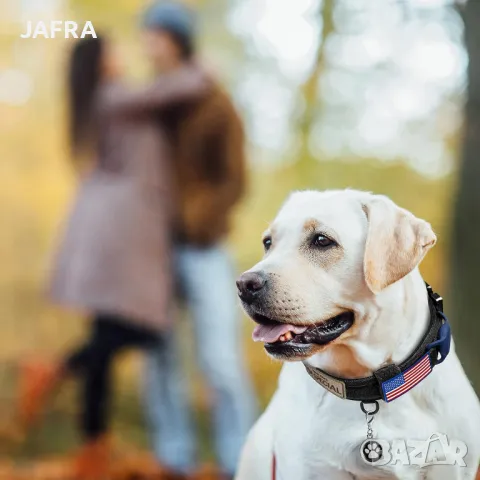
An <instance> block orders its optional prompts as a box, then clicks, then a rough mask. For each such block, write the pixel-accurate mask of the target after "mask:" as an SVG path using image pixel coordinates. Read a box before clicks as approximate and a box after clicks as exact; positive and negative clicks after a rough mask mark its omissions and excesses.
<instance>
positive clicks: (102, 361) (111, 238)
mask: <svg viewBox="0 0 480 480" xmlns="http://www.w3.org/2000/svg"><path fill="white" fill-rule="evenodd" d="M118 80H119V68H118V65H117V59H116V57H115V56H114V54H113V49H112V48H111V45H110V44H109V42H108V41H106V40H105V39H102V38H100V37H99V38H97V39H83V40H81V41H79V42H78V43H77V44H76V45H75V47H74V49H73V53H72V55H71V59H70V68H69V78H68V81H69V92H68V93H69V107H70V109H69V113H70V141H71V147H72V153H73V155H74V157H75V158H76V159H81V160H82V161H84V160H85V159H87V161H88V163H89V164H90V170H89V172H88V173H87V174H86V175H84V177H83V179H82V181H81V183H80V187H79V190H78V194H77V197H76V201H75V203H74V207H73V210H72V213H71V215H70V217H69V219H68V222H67V227H66V232H65V235H64V237H63V241H62V243H61V245H60V249H59V252H58V255H57V258H56V262H55V264H54V268H53V278H52V283H51V296H52V298H53V300H54V301H55V302H57V303H59V304H63V305H66V306H68V307H76V308H78V309H80V310H82V311H86V312H87V313H88V314H89V316H90V317H91V319H92V321H91V324H90V327H89V328H90V334H89V338H88V340H87V341H86V342H85V344H83V345H81V346H80V347H79V348H78V349H76V350H75V351H74V352H71V353H70V354H69V355H68V356H66V357H65V358H64V359H63V361H62V362H60V363H59V364H58V365H48V366H45V365H44V366H41V365H39V364H38V363H37V364H35V365H33V366H30V367H28V368H26V370H25V372H24V375H23V381H22V391H21V398H20V404H19V407H20V412H19V413H20V420H21V422H22V424H23V425H24V426H25V427H28V426H30V425H32V424H33V423H34V422H35V421H36V420H37V419H38V418H39V416H40V414H41V411H42V410H43V407H44V405H45V401H46V400H47V398H48V396H49V394H50V393H51V392H52V389H53V388H54V387H56V386H57V385H58V384H59V383H60V381H61V380H63V379H64V378H66V377H68V376H70V375H76V376H78V377H79V378H81V380H82V382H83V395H82V402H81V403H82V413H81V433H82V435H83V438H84V440H85V445H84V447H83V448H82V449H81V450H80V452H79V454H78V456H77V457H76V460H75V463H74V469H75V472H74V475H76V478H82V479H86V478H88V479H90V478H91V479H96V480H97V479H100V478H102V479H103V478H104V477H105V476H106V475H107V473H106V469H107V468H108V445H107V442H106V438H105V434H106V433H107V426H108V410H109V397H110V385H109V384H110V376H111V374H110V371H111V363H112V360H113V358H114V356H115V355H116V354H117V353H118V352H119V351H121V350H123V349H125V348H128V347H135V348H141V349H148V348H150V347H154V346H156V345H157V343H158V342H159V341H161V332H162V330H164V329H165V328H167V327H168V325H167V320H168V318H169V317H168V315H167V308H168V304H169V299H170V288H171V277H170V263H169V230H170V228H169V218H170V210H171V205H172V202H171V192H170V191H169V185H170V182H169V175H168V171H167V165H168V162H167V161H166V156H167V155H168V146H167V145H166V142H165V141H164V139H163V138H162V136H161V132H160V131H159V127H158V125H157V124H156V122H155V120H154V119H153V113H154V111H157V110H158V109H160V108H163V107H167V106H169V105H171V104H174V103H181V102H191V101H194V100H195V99H196V98H199V97H200V96H201V95H203V94H204V93H205V91H206V90H207V80H206V78H205V76H204V75H203V73H202V72H201V71H200V70H199V69H198V68H197V67H196V66H194V65H193V64H189V65H188V66H187V67H186V68H183V69H182V70H181V71H180V72H176V73H174V74H165V75H162V76H161V77H159V78H158V79H157V80H156V81H155V82H154V83H152V84H150V85H148V86H144V87H140V88H128V87H125V86H123V85H122V84H121V83H120V82H119V81H118Z"/></svg>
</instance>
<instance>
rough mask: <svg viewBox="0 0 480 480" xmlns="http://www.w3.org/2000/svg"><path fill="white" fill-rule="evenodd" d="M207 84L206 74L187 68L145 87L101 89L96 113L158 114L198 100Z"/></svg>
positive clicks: (197, 68)
mask: <svg viewBox="0 0 480 480" xmlns="http://www.w3.org/2000/svg"><path fill="white" fill-rule="evenodd" d="M209 84H210V82H209V80H208V78H207V75H206V73H205V72H204V71H203V70H202V69H201V68H200V67H198V66H195V65H189V66H187V67H183V68H182V69H180V70H178V71H176V72H172V73H166V74H164V75H161V76H159V77H158V78H157V79H156V80H155V81H153V82H152V83H150V84H148V85H146V86H141V87H127V86H125V85H120V84H110V85H105V86H104V87H102V89H101V91H100V95H99V113H100V114H107V115H122V114H138V113H143V112H150V111H152V110H158V109H161V108H162V107H168V106H170V105H174V104H175V103H179V102H183V101H188V100H195V99H196V98H200V97H201V96H202V95H204V94H205V93H206V92H207V91H208V88H209V87H210V85H209Z"/></svg>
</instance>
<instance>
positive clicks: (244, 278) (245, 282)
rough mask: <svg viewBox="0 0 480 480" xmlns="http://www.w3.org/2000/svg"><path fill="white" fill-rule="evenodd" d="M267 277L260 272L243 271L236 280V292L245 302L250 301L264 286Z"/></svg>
mask: <svg viewBox="0 0 480 480" xmlns="http://www.w3.org/2000/svg"><path fill="white" fill-rule="evenodd" d="M266 283H267V277H266V275H265V274H264V273H261V272H245V273H243V274H242V275H240V277H239V278H238V280H237V288H238V294H239V295H240V298H241V299H242V300H244V301H246V302H251V301H253V299H254V298H255V296H257V295H258V293H259V292H260V291H261V290H262V289H263V288H264V287H265V285H266Z"/></svg>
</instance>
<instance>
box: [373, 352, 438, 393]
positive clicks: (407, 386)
mask: <svg viewBox="0 0 480 480" xmlns="http://www.w3.org/2000/svg"><path fill="white" fill-rule="evenodd" d="M431 371H432V365H431V363H430V354H429V353H426V354H425V355H424V356H423V357H422V358H421V359H420V360H418V362H417V363H415V364H414V365H412V366H411V367H410V368H409V369H408V370H405V371H404V372H403V373H399V374H398V375H397V376H396V377H393V378H391V379H390V380H387V381H386V382H383V383H382V390H383V399H384V400H385V401H386V402H391V401H392V400H395V399H396V398H398V397H400V396H401V395H403V394H404V393H407V392H408V391H409V390H411V389H412V388H413V387H414V386H415V385H418V384H419V383H420V382H421V381H422V380H423V379H424V378H425V377H426V376H428V375H429V374H430V372H431Z"/></svg>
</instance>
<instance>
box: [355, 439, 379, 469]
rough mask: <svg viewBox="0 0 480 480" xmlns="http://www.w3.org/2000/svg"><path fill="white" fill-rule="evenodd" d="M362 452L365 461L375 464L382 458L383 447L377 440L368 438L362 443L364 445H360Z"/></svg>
mask: <svg viewBox="0 0 480 480" xmlns="http://www.w3.org/2000/svg"><path fill="white" fill-rule="evenodd" d="M360 454H361V455H362V459H363V460H364V461H365V462H367V463H371V464H373V465H374V464H375V463H377V462H380V461H381V460H382V458H383V447H382V445H381V444H380V442H378V441H377V440H373V439H371V438H368V439H367V440H365V441H364V442H363V443H362V446H361V447H360Z"/></svg>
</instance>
